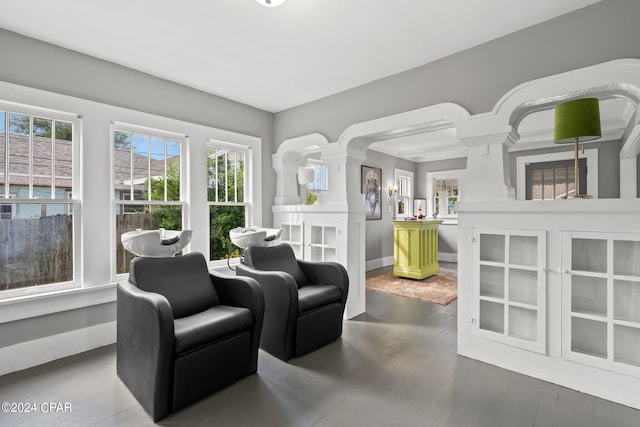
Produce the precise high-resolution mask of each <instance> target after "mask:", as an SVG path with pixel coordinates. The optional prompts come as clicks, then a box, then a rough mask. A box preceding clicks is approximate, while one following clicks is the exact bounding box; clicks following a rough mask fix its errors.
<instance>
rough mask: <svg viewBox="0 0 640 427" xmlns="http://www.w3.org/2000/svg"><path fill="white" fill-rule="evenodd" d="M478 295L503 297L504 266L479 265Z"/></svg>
mask: <svg viewBox="0 0 640 427" xmlns="http://www.w3.org/2000/svg"><path fill="white" fill-rule="evenodd" d="M480 296H483V297H493V298H500V299H504V267H494V266H491V265H481V266H480Z"/></svg>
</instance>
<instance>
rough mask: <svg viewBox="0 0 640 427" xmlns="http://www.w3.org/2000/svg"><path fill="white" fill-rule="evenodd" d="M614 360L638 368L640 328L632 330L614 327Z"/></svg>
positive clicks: (630, 328) (639, 365) (626, 327)
mask: <svg viewBox="0 0 640 427" xmlns="http://www.w3.org/2000/svg"><path fill="white" fill-rule="evenodd" d="M613 337H614V344H613V348H614V354H615V356H614V359H613V360H615V361H616V362H619V363H625V364H628V365H634V366H638V367H640V345H638V343H640V328H632V327H629V326H624V325H615V326H614V328H613Z"/></svg>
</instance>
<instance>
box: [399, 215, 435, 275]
mask: <svg viewBox="0 0 640 427" xmlns="http://www.w3.org/2000/svg"><path fill="white" fill-rule="evenodd" d="M440 224H442V221H393V243H394V246H393V274H395V275H396V276H402V277H408V278H410V279H424V278H425V277H427V276H431V275H432V274H435V273H437V272H438V271H440V265H438V226H439V225H440Z"/></svg>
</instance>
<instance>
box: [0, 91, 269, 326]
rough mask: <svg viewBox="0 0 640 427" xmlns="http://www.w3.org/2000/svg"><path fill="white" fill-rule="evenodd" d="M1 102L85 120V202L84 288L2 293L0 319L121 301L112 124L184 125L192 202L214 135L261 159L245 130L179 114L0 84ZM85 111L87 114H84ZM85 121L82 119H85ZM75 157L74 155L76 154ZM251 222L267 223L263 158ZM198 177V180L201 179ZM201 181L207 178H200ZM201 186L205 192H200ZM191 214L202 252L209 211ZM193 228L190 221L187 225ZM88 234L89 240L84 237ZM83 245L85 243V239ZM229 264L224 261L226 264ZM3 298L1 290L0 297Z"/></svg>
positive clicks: (77, 186)
mask: <svg viewBox="0 0 640 427" xmlns="http://www.w3.org/2000/svg"><path fill="white" fill-rule="evenodd" d="M0 92H1V93H2V99H3V100H4V101H3V102H2V104H3V105H11V106H12V107H10V108H9V109H15V108H16V107H15V106H16V105H18V106H23V105H25V104H27V105H38V106H39V107H33V109H32V110H26V109H24V110H21V111H24V112H25V113H27V112H29V113H31V111H34V112H35V114H36V115H38V114H42V113H39V112H40V111H55V112H63V111H74V112H78V114H76V113H73V114H71V115H70V119H76V120H78V121H79V122H80V125H79V126H77V127H76V131H77V132H78V134H79V135H80V137H81V138H82V139H76V138H74V142H77V144H76V145H74V149H76V150H77V151H78V156H77V157H74V162H75V161H76V159H82V163H74V164H76V165H77V166H78V167H77V168H76V172H77V178H78V179H77V180H75V178H76V177H75V176H74V192H77V196H76V197H77V198H78V199H82V200H83V203H79V202H76V203H75V204H74V214H77V215H78V216H79V217H80V216H81V215H82V224H81V227H80V226H79V227H78V229H77V230H76V229H74V233H75V235H76V236H80V239H78V240H77V241H78V242H79V243H78V247H77V248H76V247H74V254H75V256H77V257H82V259H81V260H80V258H76V266H77V267H78V268H79V269H80V274H79V275H76V276H75V278H76V282H78V283H79V285H80V286H79V287H75V288H71V289H63V290H57V291H53V290H51V291H48V292H47V293H40V294H35V295H32V294H30V295H23V296H19V297H13V298H5V297H0V298H2V299H0V323H4V322H10V321H14V320H20V319H26V318H30V317H35V316H42V315H46V314H52V313H57V312H61V311H67V310H74V309H79V308H83V307H88V306H92V305H97V304H104V303H110V302H113V301H115V300H116V287H115V280H114V278H113V277H112V274H111V269H110V266H111V263H110V262H111V261H110V257H111V256H113V254H114V253H115V251H113V250H112V245H113V238H112V236H113V233H112V230H110V228H109V227H105V226H104V225H105V224H109V221H110V218H111V212H110V207H112V199H113V196H112V195H111V194H110V193H108V192H107V191H104V189H105V188H110V187H111V185H112V184H110V181H111V169H110V162H109V161H105V159H109V153H110V152H111V146H112V145H113V141H112V136H111V135H110V132H109V130H110V126H111V124H112V123H113V122H114V121H118V122H122V123H137V124H139V125H141V126H147V127H149V128H151V129H166V128H174V129H180V133H181V134H183V135H184V134H186V135H189V137H190V140H191V141H192V142H193V141H196V142H197V143H191V144H190V146H189V150H188V151H189V153H188V155H187V156H186V157H187V158H186V163H187V168H188V169H187V170H188V175H189V183H188V184H187V188H186V189H185V191H186V192H187V193H186V194H187V195H188V198H189V199H188V200H189V203H190V204H193V203H196V204H197V206H206V204H205V203H206V168H205V165H200V164H201V163H202V162H201V159H202V156H205V155H206V148H205V141H207V140H208V139H216V140H222V141H229V142H234V143H238V144H243V145H247V146H250V147H251V149H252V153H253V156H254V158H255V159H261V158H262V157H261V156H262V154H261V153H262V139H261V138H259V137H255V136H250V135H247V134H241V133H237V132H232V131H226V130H223V129H219V128H215V127H212V126H204V125H198V124H195V123H191V122H185V121H182V120H178V119H173V118H167V117H161V116H156V115H153V114H148V113H143V112H140V111H136V110H131V109H126V108H121V107H116V106H113V105H109V104H103V103H98V102H94V101H89V100H86V99H82V98H76V97H71V96H67V95H61V94H58V93H54V92H47V91H44V90H40V89H34V88H29V87H26V86H20V85H16V84H13V83H6V82H1V81H0ZM81 114H82V115H84V118H83V117H82V115H81ZM80 119H82V120H80ZM84 141H90V143H91V147H92V148H91V149H90V150H85V149H83V144H84ZM74 154H76V153H74ZM252 172H253V180H252V188H253V197H252V200H253V207H254V209H253V223H254V224H256V225H261V224H262V182H261V180H262V162H261V161H260V160H257V161H255V162H254V164H253V170H252ZM199 177H200V178H199ZM199 179H201V181H202V183H198V182H196V183H195V184H194V183H193V182H192V181H197V180H199ZM203 187H204V190H203ZM84 190H87V193H86V194H84V192H83V191H84ZM186 216H187V218H190V220H191V225H190V228H191V227H193V230H194V231H198V232H197V233H194V237H193V238H192V240H191V243H190V246H189V247H190V250H196V251H201V252H203V253H204V251H206V248H207V247H208V238H207V237H208V236H204V234H205V233H206V231H205V230H208V226H207V223H208V212H206V209H196V210H192V211H191V212H189V213H187V214H186ZM187 226H189V225H187ZM87 239H91V240H90V241H87ZM84 243H86V244H84ZM225 268H226V266H225ZM0 295H1V294H0Z"/></svg>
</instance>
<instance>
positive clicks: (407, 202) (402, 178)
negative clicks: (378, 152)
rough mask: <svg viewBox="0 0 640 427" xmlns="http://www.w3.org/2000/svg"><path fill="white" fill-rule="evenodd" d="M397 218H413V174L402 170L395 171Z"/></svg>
mask: <svg viewBox="0 0 640 427" xmlns="http://www.w3.org/2000/svg"><path fill="white" fill-rule="evenodd" d="M395 186H396V188H395V190H396V203H395V216H396V218H403V217H407V216H411V209H412V206H411V204H412V201H411V200H412V199H413V172H410V171H405V170H401V169H396V170H395Z"/></svg>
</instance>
